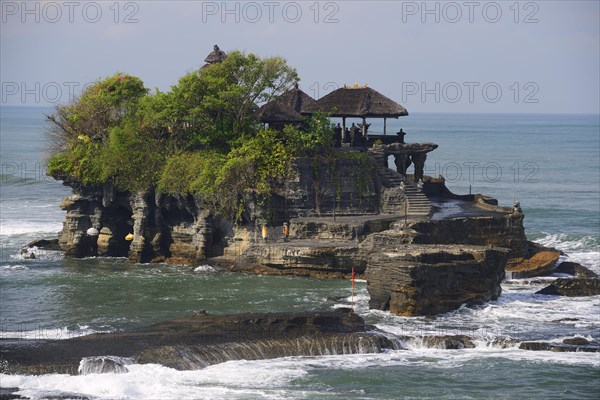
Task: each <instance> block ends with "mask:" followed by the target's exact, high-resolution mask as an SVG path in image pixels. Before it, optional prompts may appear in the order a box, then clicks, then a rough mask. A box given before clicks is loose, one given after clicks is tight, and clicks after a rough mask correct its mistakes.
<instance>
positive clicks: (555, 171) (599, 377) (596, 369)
mask: <svg viewBox="0 0 600 400" xmlns="http://www.w3.org/2000/svg"><path fill="white" fill-rule="evenodd" d="M51 112H52V110H51V109H50V108H42V107H9V106H3V107H1V108H0V117H1V118H0V120H1V125H0V128H1V131H0V158H1V165H2V170H1V171H0V172H1V175H0V337H4V338H12V337H18V338H29V339H42V338H48V339H67V338H70V337H74V336H79V335H84V334H87V333H92V332H110V331H115V330H120V329H127V328H133V327H139V326H144V325H148V324H151V323H154V322H158V321H162V320H166V319H171V318H175V317H180V316H185V315H189V314H192V313H194V312H195V311H197V310H200V309H202V310H206V311H207V312H209V313H213V314H226V313H239V312H253V311H256V312H274V311H301V310H323V309H332V308H337V307H345V306H347V305H348V303H349V302H350V300H351V295H352V293H351V286H350V282H348V281H345V280H314V279H308V278H298V277H273V276H251V275H241V274H234V273H230V272H227V271H223V270H221V269H219V268H216V267H212V266H209V265H193V266H176V265H164V264H152V265H149V264H142V265H134V264H130V263H129V262H128V261H127V260H125V259H118V258H115V259H107V258H104V259H103V258H89V259H83V260H67V259H63V258H62V257H61V256H60V254H58V253H56V252H44V251H36V252H35V253H36V256H37V257H36V259H24V258H23V256H22V255H21V254H20V248H21V247H22V246H23V245H25V244H27V243H28V242H30V241H32V240H34V239H40V238H50V237H55V236H56V233H57V232H58V231H59V230H60V229H61V227H62V221H63V218H64V212H63V211H62V210H61V209H60V208H59V204H60V201H61V199H62V198H64V197H66V196H68V195H69V194H70V189H69V188H68V187H65V186H63V185H62V184H61V183H60V182H56V181H54V180H53V179H51V178H49V177H46V176H45V172H44V158H45V156H46V154H45V152H46V148H47V142H46V138H45V129H46V122H45V120H44V114H47V113H51ZM400 127H402V128H403V129H404V131H405V132H407V135H406V141H407V142H433V143H437V144H438V145H439V148H438V149H437V150H435V151H434V152H432V153H430V154H429V156H428V159H427V162H426V168H425V173H426V174H427V175H432V176H438V175H443V176H445V177H446V180H447V185H448V187H449V188H450V189H451V190H452V191H454V192H455V193H457V194H466V193H469V192H470V191H471V192H472V193H483V194H486V195H489V196H492V197H495V198H497V199H498V200H499V202H500V204H501V205H507V206H510V205H512V204H513V202H514V201H515V200H516V201H519V202H520V203H521V206H522V208H523V211H524V213H525V227H526V233H527V236H528V238H529V239H530V240H534V241H536V242H538V243H541V244H544V245H547V246H553V247H556V248H558V249H560V250H563V251H564V252H565V253H566V255H565V256H563V257H562V258H561V260H570V261H575V262H578V263H581V264H582V265H584V266H587V267H588V268H590V269H592V270H594V271H595V272H597V273H600V116H598V115H521V114H519V115H516V114H515V115H508V114H507V115H498V114H489V115H487V114H427V113H423V114H414V115H410V116H408V117H403V118H400V119H399V120H390V121H388V124H387V129H388V134H393V132H396V131H397V130H399V128H400ZM371 129H372V131H373V132H377V131H378V130H379V131H380V130H381V129H382V126H381V124H378V123H377V122H375V123H374V125H373V126H372V127H371ZM543 286H544V284H543V283H539V282H535V281H533V282H532V280H529V279H522V280H511V281H507V282H505V283H504V284H503V292H502V295H501V296H500V298H499V299H498V300H497V301H495V302H491V303H488V304H485V305H482V306H478V307H475V308H461V309H459V310H457V311H454V312H450V313H447V314H443V315H440V316H437V317H428V318H425V317H411V318H408V317H396V316H392V315H390V314H389V313H387V312H382V311H375V310H369V308H368V292H367V290H366V282H358V283H357V289H356V295H355V296H354V300H355V305H354V308H355V312H357V313H358V314H359V315H361V316H362V317H363V318H365V320H366V321H367V323H369V324H372V325H375V326H377V327H378V328H379V329H381V330H383V331H385V332H387V334H388V335H410V336H419V335H447V334H466V335H469V336H472V337H473V338H474V339H475V342H476V347H475V348H474V349H462V350H444V349H437V348H429V347H427V346H425V345H424V344H423V343H420V342H419V341H412V342H408V343H406V347H407V349H405V350H393V351H388V352H385V353H382V354H355V355H337V356H321V357H288V358H281V359H272V360H258V361H243V360H242V361H229V362H226V363H222V364H218V365H213V366H210V367H207V368H204V369H201V370H196V371H176V370H173V369H170V368H167V367H164V366H161V365H158V364H145V365H136V364H133V365H128V369H129V372H127V373H125V374H91V375H84V376H70V375H63V374H51V375H40V376H29V375H6V374H0V387H3V388H7V387H18V388H19V394H20V395H22V396H25V397H29V398H31V399H45V398H56V397H59V396H62V397H60V398H61V399H67V398H81V397H85V398H93V399H282V398H289V399H349V398H352V399H517V398H528V399H598V398H599V397H600V354H599V353H556V352H547V351H525V350H519V349H518V347H517V346H516V345H510V344H509V345H506V342H507V339H515V340H544V341H550V342H561V341H562V340H563V339H565V338H568V337H573V336H581V337H584V338H587V339H589V340H600V296H594V297H579V298H577V297H574V298H567V297H555V296H542V295H536V294H534V292H536V291H537V290H539V289H540V288H541V287H543ZM340 298H341V300H340Z"/></svg>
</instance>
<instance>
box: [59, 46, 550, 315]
mask: <svg viewBox="0 0 600 400" xmlns="http://www.w3.org/2000/svg"><path fill="white" fill-rule="evenodd" d="M228 57H231V54H230V55H228V54H226V53H225V52H223V51H222V50H220V49H219V47H218V46H216V45H215V47H214V51H213V52H211V53H210V54H209V55H208V56H207V57H206V59H205V62H206V64H205V65H204V66H202V67H201V68H200V73H203V72H202V71H209V70H210V67H211V66H214V65H216V66H218V65H219V64H221V63H225V62H226V60H228V59H229V58H228ZM119 79H121V81H120V82H122V81H123V79H122V78H119ZM252 112H255V113H257V121H259V122H260V123H261V124H263V125H264V126H265V127H269V128H270V129H271V130H273V131H276V132H278V135H279V137H280V138H283V140H284V141H285V140H287V139H286V134H287V133H286V132H288V129H289V128H288V127H292V128H293V129H296V130H297V131H303V130H304V131H306V130H307V123H308V121H309V119H308V118H309V117H310V116H311V115H312V116H314V115H328V116H330V117H331V118H332V119H333V120H334V121H335V122H334V124H333V125H332V128H327V129H330V132H329V133H328V135H331V136H330V137H331V142H332V143H333V144H332V148H333V150H332V152H331V153H329V154H328V155H324V154H319V153H318V149H317V156H312V157H308V156H298V157H296V158H294V159H293V162H292V163H291V164H290V165H291V166H290V167H289V170H288V172H287V173H286V174H285V177H284V178H283V177H282V178H280V179H279V178H278V179H277V180H275V181H273V183H272V184H271V186H272V187H271V189H272V194H271V195H270V196H269V198H268V199H267V200H265V199H264V198H260V197H257V196H253V195H252V194H245V195H244V196H246V197H245V199H244V202H243V203H240V204H243V207H241V208H240V209H239V210H238V211H239V212H238V217H239V218H238V219H237V220H235V221H234V220H232V219H230V218H225V217H223V216H222V215H218V214H217V213H215V212H213V211H212V210H211V209H210V208H209V207H206V202H205V201H204V199H203V198H202V196H199V195H197V194H188V195H173V194H167V193H161V192H159V191H158V190H157V189H156V188H152V187H150V188H147V189H145V190H142V191H136V192H134V191H128V190H123V189H119V188H117V187H116V186H115V185H114V184H113V183H112V182H110V181H107V182H104V183H103V184H101V185H83V184H81V183H80V182H76V181H75V180H73V179H72V178H70V177H65V176H64V175H60V174H58V173H57V174H55V177H57V178H58V179H63V180H65V184H67V185H70V186H72V188H73V192H74V194H73V195H72V196H70V197H68V198H66V199H65V200H64V201H63V203H62V205H61V206H62V208H63V209H64V210H66V211H67V214H66V219H65V223H64V228H63V230H62V232H61V233H60V238H59V243H60V247H61V248H62V249H63V250H64V252H65V254H66V255H67V256H71V257H89V256H121V257H123V256H126V257H129V259H131V260H132V261H134V262H143V263H145V262H171V263H183V264H195V263H208V264H212V265H218V266H222V267H224V268H227V269H229V270H231V271H240V272H246V273H258V274H277V275H299V276H310V277H313V278H349V277H350V276H359V277H364V278H366V280H367V285H368V291H369V294H370V297H371V298H370V306H371V308H375V309H381V310H389V311H390V312H392V313H394V314H399V315H431V314H437V313H443V312H447V311H450V310H453V309H456V308H458V307H460V306H462V305H464V304H467V305H473V304H481V303H484V302H487V301H490V300H495V299H497V298H498V296H499V294H500V291H501V287H500V283H501V282H502V280H503V279H504V277H505V274H506V273H509V274H510V275H511V276H514V277H517V276H528V275H535V274H536V273H538V272H540V271H544V270H548V269H549V268H552V266H553V265H554V263H555V262H556V260H557V259H558V256H559V252H557V251H555V250H553V249H543V248H540V247H539V246H537V245H534V244H533V243H531V242H528V241H527V238H526V237H525V232H524V228H523V218H524V215H523V212H522V211H521V208H520V207H519V205H518V204H515V205H513V206H509V207H503V206H499V205H498V204H497V201H496V200H495V199H493V198H490V197H488V196H485V195H481V194H469V195H455V194H453V193H451V192H450V190H448V188H447V187H446V186H445V184H444V178H443V177H441V176H440V177H430V176H426V175H424V170H425V163H426V161H427V155H428V153H430V152H431V151H433V150H435V149H437V147H438V146H437V145H436V144H433V143H410V132H409V134H408V136H406V137H405V135H406V132H404V130H403V129H400V130H399V131H398V132H389V129H388V124H387V122H388V121H387V120H388V119H390V118H394V119H397V118H399V117H406V116H407V115H408V111H407V110H406V109H405V108H404V107H403V106H402V105H400V104H398V103H396V102H395V101H393V100H392V99H390V98H388V97H386V96H385V95H383V94H382V93H380V92H379V91H377V90H375V89H373V88H371V87H368V86H367V85H358V84H354V85H349V86H344V87H341V88H339V89H337V90H334V91H332V92H331V93H329V94H327V95H326V96H324V97H322V98H320V99H318V100H315V99H313V98H311V96H309V95H308V94H307V93H305V92H304V91H302V90H301V88H300V86H299V85H298V84H297V83H296V84H292V85H291V87H289V88H288V89H287V90H286V91H283V92H282V93H281V94H280V95H279V96H278V97H276V98H273V99H271V101H268V102H266V103H265V104H263V105H262V106H260V107H258V106H256V107H254V108H252ZM319 113H321V114H319ZM338 121H339V122H338ZM350 121H355V122H352V123H350ZM357 121H358V122H357ZM375 122H379V124H378V126H379V127H381V126H382V128H383V129H382V130H381V131H379V132H375V129H372V125H373V124H374V123H375ZM381 122H383V124H381ZM186 124H187V125H186ZM190 125H191V122H186V123H185V124H180V126H183V127H189V126H190ZM349 125H350V126H349ZM170 132H171V127H169V134H170ZM244 193H248V192H244Z"/></svg>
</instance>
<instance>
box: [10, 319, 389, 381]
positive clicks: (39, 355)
mask: <svg viewBox="0 0 600 400" xmlns="http://www.w3.org/2000/svg"><path fill="white" fill-rule="evenodd" d="M392 347H393V345H392V344H391V343H390V341H389V340H388V339H386V338H385V337H383V336H381V335H377V334H374V333H369V332H367V327H366V326H365V324H364V321H363V320H362V318H360V317H359V316H357V315H356V314H354V313H352V312H350V310H349V309H339V310H336V311H323V312H302V313H273V314H266V313H265V314H243V315H222V316H214V315H205V314H201V315H194V316H190V317H185V318H180V319H176V320H172V321H165V322H161V323H159V324H156V325H152V326H149V327H146V328H141V329H136V330H131V331H125V332H115V333H106V334H94V335H88V336H82V337H77V338H73V339H68V340H15V339H3V340H0V353H1V357H2V360H1V362H0V365H2V366H3V369H4V370H3V371H1V372H10V373H27V374H47V373H69V374H77V373H78V370H79V372H81V373H90V372H106V371H110V372H125V371H126V369H127V367H126V365H127V364H128V363H130V362H137V363H158V364H162V365H165V366H168V367H171V368H176V369H198V368H202V367H205V366H207V365H211V364H215V363H220V362H224V361H228V360H235V359H261V358H274V357H282V356H301V355H324V354H350V353H361V352H381V351H382V349H384V348H392ZM107 356H109V357H107ZM129 358H130V359H132V360H128V359H129Z"/></svg>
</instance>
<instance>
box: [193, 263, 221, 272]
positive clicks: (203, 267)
mask: <svg viewBox="0 0 600 400" xmlns="http://www.w3.org/2000/svg"><path fill="white" fill-rule="evenodd" d="M216 271H217V270H216V269H215V267H212V266H210V265H207V264H205V265H200V266H198V267H196V268H194V272H216Z"/></svg>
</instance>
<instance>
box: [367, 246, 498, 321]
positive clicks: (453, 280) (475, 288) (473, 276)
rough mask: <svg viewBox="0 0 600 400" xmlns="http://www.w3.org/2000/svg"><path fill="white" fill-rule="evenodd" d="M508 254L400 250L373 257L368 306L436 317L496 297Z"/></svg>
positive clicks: (387, 250)
mask: <svg viewBox="0 0 600 400" xmlns="http://www.w3.org/2000/svg"><path fill="white" fill-rule="evenodd" d="M507 257H508V250H506V249H500V248H489V247H483V246H458V245H457V246H425V245H424V246H399V247H396V248H392V249H390V248H381V249H379V251H376V252H373V253H372V254H371V257H370V260H369V267H368V268H367V271H366V274H365V276H366V278H367V282H368V283H367V285H368V286H367V288H368V290H369V294H370V296H371V299H370V300H369V306H370V307H371V308H375V309H379V310H389V311H390V312H391V313H392V314H397V315H406V316H413V315H434V314H440V313H444V312H447V311H451V310H455V309H457V308H459V307H460V306H461V305H463V304H467V305H476V304H482V303H485V302H487V301H490V300H495V299H497V298H498V296H499V295H500V292H501V287H500V283H501V282H502V279H503V278H504V265H505V263H506V259H507Z"/></svg>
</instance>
